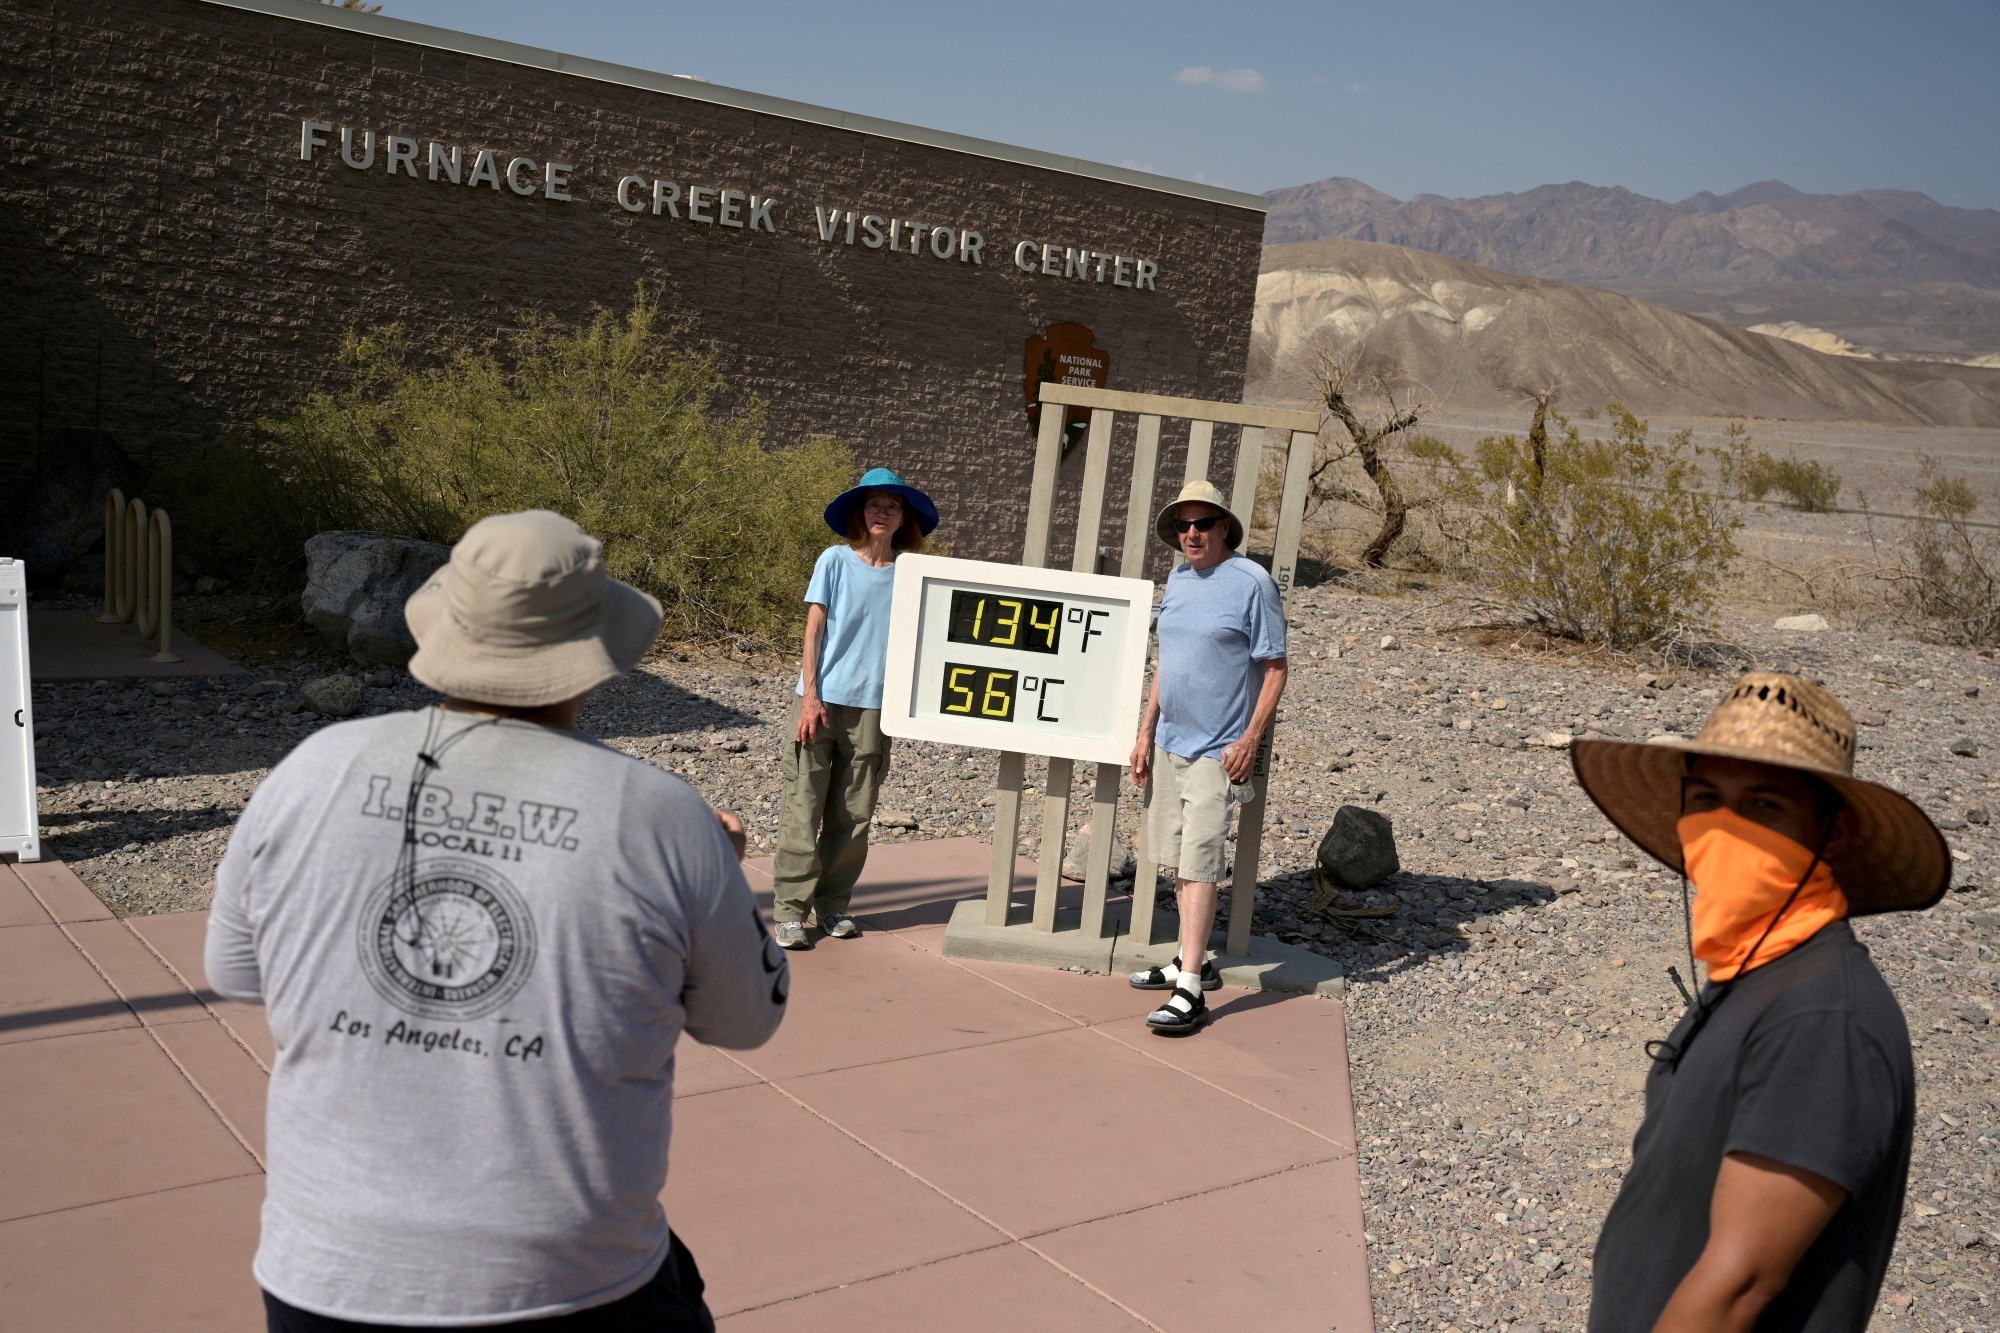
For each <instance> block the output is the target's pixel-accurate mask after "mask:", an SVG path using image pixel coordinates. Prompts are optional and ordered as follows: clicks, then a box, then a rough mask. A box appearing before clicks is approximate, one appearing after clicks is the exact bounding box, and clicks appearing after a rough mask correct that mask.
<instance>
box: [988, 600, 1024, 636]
mask: <svg viewBox="0 0 2000 1333" xmlns="http://www.w3.org/2000/svg"><path fill="white" fill-rule="evenodd" d="M999 600H1000V605H1002V606H1011V607H1013V608H1014V614H1013V615H1011V616H1006V617H1004V618H1001V619H997V620H995V621H994V622H993V628H994V629H996V630H998V629H1004V630H1006V631H1007V637H1006V638H1004V639H989V640H987V642H988V643H991V644H992V645H993V646H994V647H995V648H1012V647H1013V646H1014V640H1015V639H1016V638H1018V637H1019V636H1020V631H1021V604H1020V603H1019V602H1017V601H1015V600H1014V599H1013V598H1011V597H1002V598H1000V599H999Z"/></svg>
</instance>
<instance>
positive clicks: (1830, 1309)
mask: <svg viewBox="0 0 2000 1333" xmlns="http://www.w3.org/2000/svg"><path fill="white" fill-rule="evenodd" d="M1854 748H1855V747H1854V721H1853V719H1852V718H1851V717H1850V716H1849V715H1848V712H1847V710H1846V709H1845V708H1843V707H1841V705H1840V703H1839V702H1838V701H1837V700H1835V699H1834V698H1833V697H1832V696H1831V695H1829V694H1827V693H1826V692H1825V691H1824V690H1821V689H1819V688H1818V687H1817V686H1815V685H1813V684H1812V683H1811V682H1809V681H1806V680H1802V679H1800V678H1799V677H1797V676H1792V675H1782V674H1778V673H1770V672H1754V673H1752V674H1750V675H1747V676H1745V677H1743V678H1742V679H1741V680H1739V681H1738V682H1737V683H1736V686H1735V688H1734V689H1732V690H1731V691H1730V693H1729V694H1728V696H1727V697H1726V698H1724V700H1723V701H1722V703H1721V704H1719V705H1718V706H1717V707H1716V710H1715V712H1714V713H1713V714H1712V715H1711V716H1710V717H1709V719H1708V721H1707V723H1706V724H1704V725H1703V727H1702V729H1701V732H1700V734H1699V735H1698V736H1696V738H1695V739H1694V740H1692V741H1671V742H1664V741H1663V742H1646V743H1634V742H1614V741H1588V742H1578V743H1577V745H1576V747H1575V748H1574V750H1573V752H1572V763H1573V765H1574V767H1575V770H1576V775H1577V779H1578V781H1579V782H1581V783H1582V785H1583V789H1584V790H1585V791H1586V792H1588V793H1589V794H1590V797H1591V799H1592V800H1594V801H1596V802H1597V805H1598V808H1599V809H1601V810H1603V811H1604V813H1605V814H1606V815H1607V816H1608V817H1609V818H1610V820H1611V822H1612V823H1614V824H1616V825H1617V826H1618V828H1619V829H1620V831H1622V832H1623V833H1624V834H1625V835H1626V836H1627V837H1629V838H1631V839H1632V841H1633V842H1635V843H1637V844H1638V845H1639V846H1640V847H1643V848H1644V849H1645V850H1646V851H1647V852H1649V853H1651V854H1652V855H1653V856H1654V857H1655V858H1657V859H1658V860H1660V861H1661V862H1663V863H1664V864H1665V865H1667V866H1668V867H1669V868H1670V869H1672V870H1674V871H1677V872H1679V873H1680V874H1681V875H1682V876H1683V884H1685V883H1686V881H1687V880H1692V881H1693V882H1694V886H1695V890H1696V895H1695V899H1694V903H1693V906H1692V908H1691V909H1690V910H1689V911H1688V914H1687V915H1688V949H1689V954H1690V958H1689V967H1690V969H1692V967H1693V966H1694V959H1695V958H1699V959H1700V960H1701V961H1702V963H1703V964H1705V965H1706V967H1707V969H1708V984H1707V985H1706V986H1704V987H1702V989H1701V992H1700V994H1699V995H1698V996H1697V997H1696V998H1695V999H1694V1001H1693V1002H1692V1003H1691V1004H1690V1005H1689V1007H1688V1011H1687V1013H1686V1015H1685V1016H1684V1017H1683V1018H1682V1019H1681V1021H1680V1023H1679V1024H1678V1025H1677V1026H1676V1027H1675V1029H1674V1031H1673V1032H1672V1033H1671V1034H1670V1035H1669V1036H1668V1037H1667V1038H1666V1039H1665V1040H1663V1041H1656V1042H1651V1043H1649V1044H1648V1046H1647V1053H1648V1054H1649V1055H1651V1056H1652V1057H1653V1067H1652V1070H1651V1072H1650V1074H1649V1075H1648V1077H1647V1080H1646V1117H1645V1120H1644V1122H1643V1123H1641V1125H1640V1126H1639V1132H1638V1134H1637V1136H1636V1137H1635V1138H1634V1139H1633V1143H1632V1167H1631V1170H1630V1172H1629V1173H1628V1174H1627V1175H1626V1177H1625V1182H1624V1185H1623V1187H1622V1188H1621V1189H1620V1190H1619V1192H1618V1198H1617V1201H1616V1202H1615V1203H1613V1204H1612V1206H1611V1212H1610V1213H1609V1215H1608V1216H1607V1217H1606V1218H1605V1221H1604V1230H1603V1233H1602V1234H1601V1235H1600V1236H1599V1238H1598V1242H1597V1253H1596V1258H1595V1260H1594V1264H1593V1267H1592V1299H1591V1307H1590V1324H1589V1328H1590V1333H1715V1331H1717V1330H1722V1331H1727V1333H1734V1331H1737V1330H1743V1331H1747V1330H1749V1329H1752V1328H1754V1329H1757V1330H1759V1333H1771V1331H1772V1330H1811V1333H1835V1331H1836V1330H1839V1331H1842V1333H1845V1331H1846V1330H1854V1331H1855V1333H1859V1330H1861V1329H1864V1328H1866V1327H1867V1325H1868V1319H1869V1316H1870V1314H1871V1313H1873V1311H1874V1308H1875V1300H1876V1296H1877V1295H1878V1294H1879V1292H1880V1291H1881V1287H1882V1278H1883V1274H1884V1273H1885V1272H1886V1271H1887V1269H1888V1265H1889V1256H1890V1253H1891V1251H1892V1250H1893V1249H1894V1248H1895V1243H1896V1230H1897V1226H1898V1224H1899V1223H1900V1221H1901V1219H1902V1213H1903V1193H1904V1187H1905V1184H1906V1182H1907V1180H1908V1176H1909V1169H1910V1142H1911V1135H1912V1130H1913V1127H1914V1124H1915V1119H1916V1092H1915V1085H1916V1072H1915V1069H1914V1068H1913V1061H1912V1059H1911V1055H1910V1038H1909V1031H1908V1029H1907V1028H1906V1027H1905V1026H1904V1022H1903V1012H1902V1009H1901V1008H1900V1007H1899V1006H1898V1005H1897V1003H1896V997H1895V995H1894V994H1893V993H1892V992H1891V991H1890V990H1889V987H1888V984H1887V983H1886V982H1884V981H1883V979H1882V975H1881V973H1880V972H1878V971H1877V970H1876V968H1875V964H1874V962H1873V960H1872V959H1870V957H1869V955H1868V950H1867V948H1866V947H1865V946H1863V945H1862V944H1861V943H1860V942H1859V941H1858V940H1857V939H1856V938H1855V936H1854V931H1853V929H1852V928H1851V927H1850V926H1849V924H1848V921H1849V919H1850V918H1852V917H1856V916H1863V915H1867V914H1869V913H1873V912H1891V911H1918V910H1921V909H1923V908H1926V907H1929V906H1930V905H1932V904H1933V903H1935V902H1936V901H1937V900H1938V899H1939V898H1941V897H1942V896H1943V895H1944V892H1945V888H1946V886H1947V885H1948V884H1949V883H1950V879H1951V853H1950V850H1949V849H1948V848H1947V847H1946V845H1945V842H1944V838H1943V836H1942V835H1941V834H1940V833H1939V832H1938V831H1937V828H1936V826H1935V825H1933V824H1932V823H1931V821H1930V819H1929V818H1928V817H1927V816H1926V815H1925V814H1924V812H1923V811H1922V810H1920V809H1918V808H1917V806H1916V805H1915V804H1914V803H1913V802H1911V801H1910V800H1909V799H1908V798H1906V797H1904V796H1902V795H1900V794H1898V793H1896V792H1894V791H1891V790H1890V789H1889V788H1887V787H1884V786H1881V785H1879V784H1877V783H1872V782H1866V781H1863V780H1861V779H1859V778H1857V777H1855V776H1854Z"/></svg>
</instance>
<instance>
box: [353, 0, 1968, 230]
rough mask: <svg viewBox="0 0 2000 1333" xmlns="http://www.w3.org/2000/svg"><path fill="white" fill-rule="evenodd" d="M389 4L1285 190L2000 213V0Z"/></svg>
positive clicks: (410, 15) (513, 35)
mask: <svg viewBox="0 0 2000 1333" xmlns="http://www.w3.org/2000/svg"><path fill="white" fill-rule="evenodd" d="M383 12H384V13H385V14H388V15H391V16H394V17H398V18H406V19H414V20H416V21H418V22H424V23H434V24H437V25H439V26H442V27H448V28H457V29H460V30H462V31H468V32H477V33H481V34H484V35H487V36H491V37H502V38H506V39H508V40H510V41H517V42H524V43H528V44H531V45H535V46H542V47H549V48H552V49H555V50H558V51H564V52H570V53H574V54H577V55H586V56H595V57H597V58H600V59H605V60H614V61H618V62H620V63H622V64H628V65H637V66H640V67H642V68H646V69H653V70H659V71H663V72H666V73H672V74H699V75H701V76H703V77H705V78H707V79H709V80H711V81H713V82H715V83H721V84H728V85H731V86H733V87H737V88H746V89H750V90H753V91H756V92H764V93H772V94H776V95H778V96H782V97H791V98H796V99H798V100H800V101H805V102H814V103H818V104H821V105H825V106H831V107H838V108H840V109H843V110H849V111H858V112H863V113H866V114H869V115H876V116H885V117H889V118H892V119H896V120H903V121H911V122H914V123H916V124H919V125H927V126H932V127H935V128H938V129H945V130H952V131H956V132H958V133H961V134H972V135H978V136H980V137H982V138H989V139H999V140H1002V141H1005V142H1008V143H1015V144H1022V145H1025V146H1029V147H1036V148H1046V149H1053V150H1059V151H1061V152H1065V153H1071V154H1074V155H1076V156H1079V157H1086V158H1091V159H1094V160H1097V161H1103V162H1123V163H1126V164H1128V165H1131V166H1139V167H1144V168H1148V169H1151V170H1155V171H1160V172H1164V173H1166V174H1168V175H1173V176H1181V177H1186V178H1189V179H1194V180H1207V181H1215V182H1218V183H1221V184H1224V185H1230V186H1234V187H1235V188H1237V189H1243V190H1253V191H1264V190H1270V189H1275V188H1277V187H1280V186H1285V185H1297V184H1302V183H1304V182H1306V181H1312V180H1318V179H1320V178H1322V177H1326V176H1354V177H1357V178H1359V179H1361V180H1364V181H1366V182H1368V183H1369V184H1370V185H1373V186H1375V187H1376V188H1377V189H1381V190H1386V191H1388V192H1389V193H1390V194H1393V195H1396V196H1397V197H1399V198H1408V197H1409V196H1410V195H1412V194H1416V193H1421V192H1426V191H1428V192H1432V193H1437V194H1446V195H1477V194H1491V193H1498V192H1501V191H1509V190H1525V189H1529V188H1532V187H1533V186H1536V185H1541V184H1545V183H1548V182H1552V181H1568V180H1584V181H1589V182H1592V183H1593V184H1598V185H1623V186H1626V187H1627V188H1629V189H1632V190H1636V191H1638V192H1639V193H1641V194H1649V195H1653V196H1656V197H1659V198H1665V199H1680V198H1684V197H1685V196H1687V195H1689V194H1693V193H1694V192H1696V191H1698V190H1713V191H1715V192H1717V193H1726V192H1727V191H1730V190H1733V189H1736V188H1737V187H1739V186H1742V185H1747V184H1749V183H1751V182H1752V181H1758V180H1767V179H1772V178H1776V179H1779V180H1784V181H1787V182H1789V183H1790V184H1792V185H1795V186H1797V187H1799V188H1800V189H1804V190H1812V191H1822V192H1827V193H1841V192H1844V191H1847V190H1855V189H1864V188H1896V189H1910V190H1921V191H1923V192H1924V193H1926V194H1929V195H1931V196H1932V197H1933V198H1936V199H1938V200H1940V201H1941V202H1944V203H1948V204H1957V205H1960V206H1964V207H1984V208H1994V207H2000V70H1996V62H2000V0H1905V2H1904V3H1900V4H1896V3H1888V2H1887V0H1884V2H1883V3H1878V4H1874V5H1865V6H1864V5H1857V4H1848V3H1837V2H1826V3H1815V4H1806V3H1794V2H1792V0H1748V2H1747V3H1746V2H1745V0H1734V2H1733V3H1711V2H1710V0H1698V2H1695V3H1690V2H1689V0H1673V2H1671V3H1668V2H1666V0H1650V2H1649V3H1645V4H1633V3H1629V2H1628V3H1620V0H1593V2H1592V3H1518V2H1514V0H1480V2H1477V3H1473V2H1467V0H1450V2H1449V3H1447V2H1445V0H1376V2H1375V3H1370V4H1328V3H1322V4H1302V3H1295V4H1282V3H1269V2H1266V0H1232V2H1231V3H1215V2H1214V0H1210V2H1209V3H1201V4H1195V3H1181V2H1180V0H1170V2H1168V3H1157V2H1156V3H1136V2H1128V0H1098V2H1097V3H1069V4H1051V5H1021V4H983V5H950V6H940V5H937V4H935V3H922V2H921V0H917V2H912V0H903V2H902V3H894V4H885V3H877V2H876V0H817V2H816V3H800V2H797V0H729V3H716V2H715V0H709V2H708V3H703V4H687V3H665V2H662V0H385V4H384V7H383Z"/></svg>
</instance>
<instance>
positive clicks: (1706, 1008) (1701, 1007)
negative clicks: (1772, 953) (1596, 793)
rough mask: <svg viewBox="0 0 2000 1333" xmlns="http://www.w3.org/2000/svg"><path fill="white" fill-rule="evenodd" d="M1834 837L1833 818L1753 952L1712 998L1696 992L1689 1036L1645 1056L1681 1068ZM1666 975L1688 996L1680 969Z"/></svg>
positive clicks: (1690, 930)
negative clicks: (1699, 1037)
mask: <svg viewBox="0 0 2000 1333" xmlns="http://www.w3.org/2000/svg"><path fill="white" fill-rule="evenodd" d="M1681 809H1682V810H1683V811H1685V810H1686V809H1687V789H1686V786H1685V780H1683V786H1682V790H1681ZM1832 837H1833V821H1832V820H1831V819H1829V820H1827V821H1826V827H1824V828H1823V829H1821V830H1820V835H1819V846H1817V847H1815V848H1814V849H1813V856H1812V861H1811V863H1810V864H1808V865H1807V866H1806V873H1805V874H1803V875H1801V876H1799V882H1798V883H1796V884H1794V885H1793V886H1792V891H1791V892H1790V893H1788V894H1786V895H1785V901H1784V903H1783V905H1781V906H1780V907H1779V908H1778V910H1777V911H1776V912H1775V913H1773V914H1772V916H1771V920H1770V922H1769V923H1768V924H1766V925H1765V927H1764V933H1763V934H1761V935H1759V936H1758V937H1757V942H1756V943H1755V944H1753V945H1751V946H1750V952H1749V953H1747V954H1745V955H1743V962H1742V963H1741V964H1740V965H1739V966H1738V967H1737V969H1736V975H1734V976H1732V977H1730V978H1729V980H1727V981H1724V982H1713V981H1711V982H1710V987H1711V988H1712V989H1713V991H1714V998H1713V999H1709V998H1707V997H1705V996H1703V995H1701V994H1700V992H1696V994H1695V996H1694V997H1693V998H1692V999H1691V1000H1690V1005H1691V1006H1692V1007H1693V1008H1694V1009H1695V1010H1696V1013H1695V1019H1694V1023H1693V1024H1692V1025H1691V1026H1690V1027H1689V1028H1688V1033H1687V1036H1685V1037H1683V1038H1682V1039H1681V1041H1680V1044H1679V1045H1678V1046H1677V1045H1675V1044H1674V1043H1673V1042H1671V1041H1667V1040H1665V1039H1664V1038H1656V1039H1654V1040H1652V1041H1649V1042H1647V1043H1646V1047H1645V1050H1646V1055H1647V1056H1648V1057H1649V1058H1651V1059H1653V1060H1664V1061H1666V1062H1667V1065H1668V1067H1669V1068H1671V1069H1674V1070H1679V1069H1680V1067H1681V1057H1683V1056H1685V1055H1686V1054H1687V1052H1688V1047H1690V1046H1692V1045H1694V1039H1695V1037H1696V1035H1697V1034H1698V1033H1700V1031H1701V1030H1702V1028H1704V1027H1706V1026H1707V1025H1708V1020H1709V1017H1710V1015H1712V1014H1714V1013H1715V1011H1716V1010H1717V1009H1719V1008H1721V1007H1722V1002H1723V1001H1724V1000H1726V999H1728V998H1729V992H1730V990H1731V989H1732V988H1733V987H1734V986H1735V985H1736V983H1737V982H1739V981H1741V980H1742V979H1743V976H1744V974H1745V973H1747V972H1748V971H1749V970H1750V964H1751V963H1752V962H1753V961H1754V960H1755V959H1756V957H1757V951H1758V950H1759V949H1761V948H1763V947H1764V941H1765V940H1768V939H1770V938H1771V932H1772V931H1774V930H1776V929H1777V928H1778V922H1779V921H1780V920H1782V919H1783V918H1784V915H1785V913H1786V912H1789V911H1790V910H1791V909H1792V904H1793V903H1795V902H1797V901H1798V899H1799V894H1801V893H1803V892H1804V891H1805V887H1806V882H1807V881H1808V880H1810V879H1811V878H1812V877H1813V872H1814V871H1816V870H1818V869H1819V865H1820V862H1821V861H1822V860H1823V859H1825V857H1826V844H1827V843H1828V842H1829V841H1830V840H1831V839H1832ZM1681 864H1682V869H1681V922H1682V924H1683V926H1684V927H1685V928H1686V931H1687V949H1688V976H1689V977H1690V978H1691V979H1696V980H1698V979H1699V975H1698V974H1697V973H1696V972H1695V968H1694V910H1693V908H1691V907H1690V906H1689V905H1688V881H1687V869H1686V865H1687V863H1686V860H1685V858H1683V860H1682V863H1681ZM1667 975H1669V976H1671V977H1673V979H1674V984H1675V985H1676V986H1680V991H1681V994H1682V995H1686V994H1687V993H1688V992H1687V987H1686V986H1681V979H1680V973H1679V971H1678V970H1677V969H1675V968H1671V967H1670V968H1668V969H1667Z"/></svg>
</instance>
